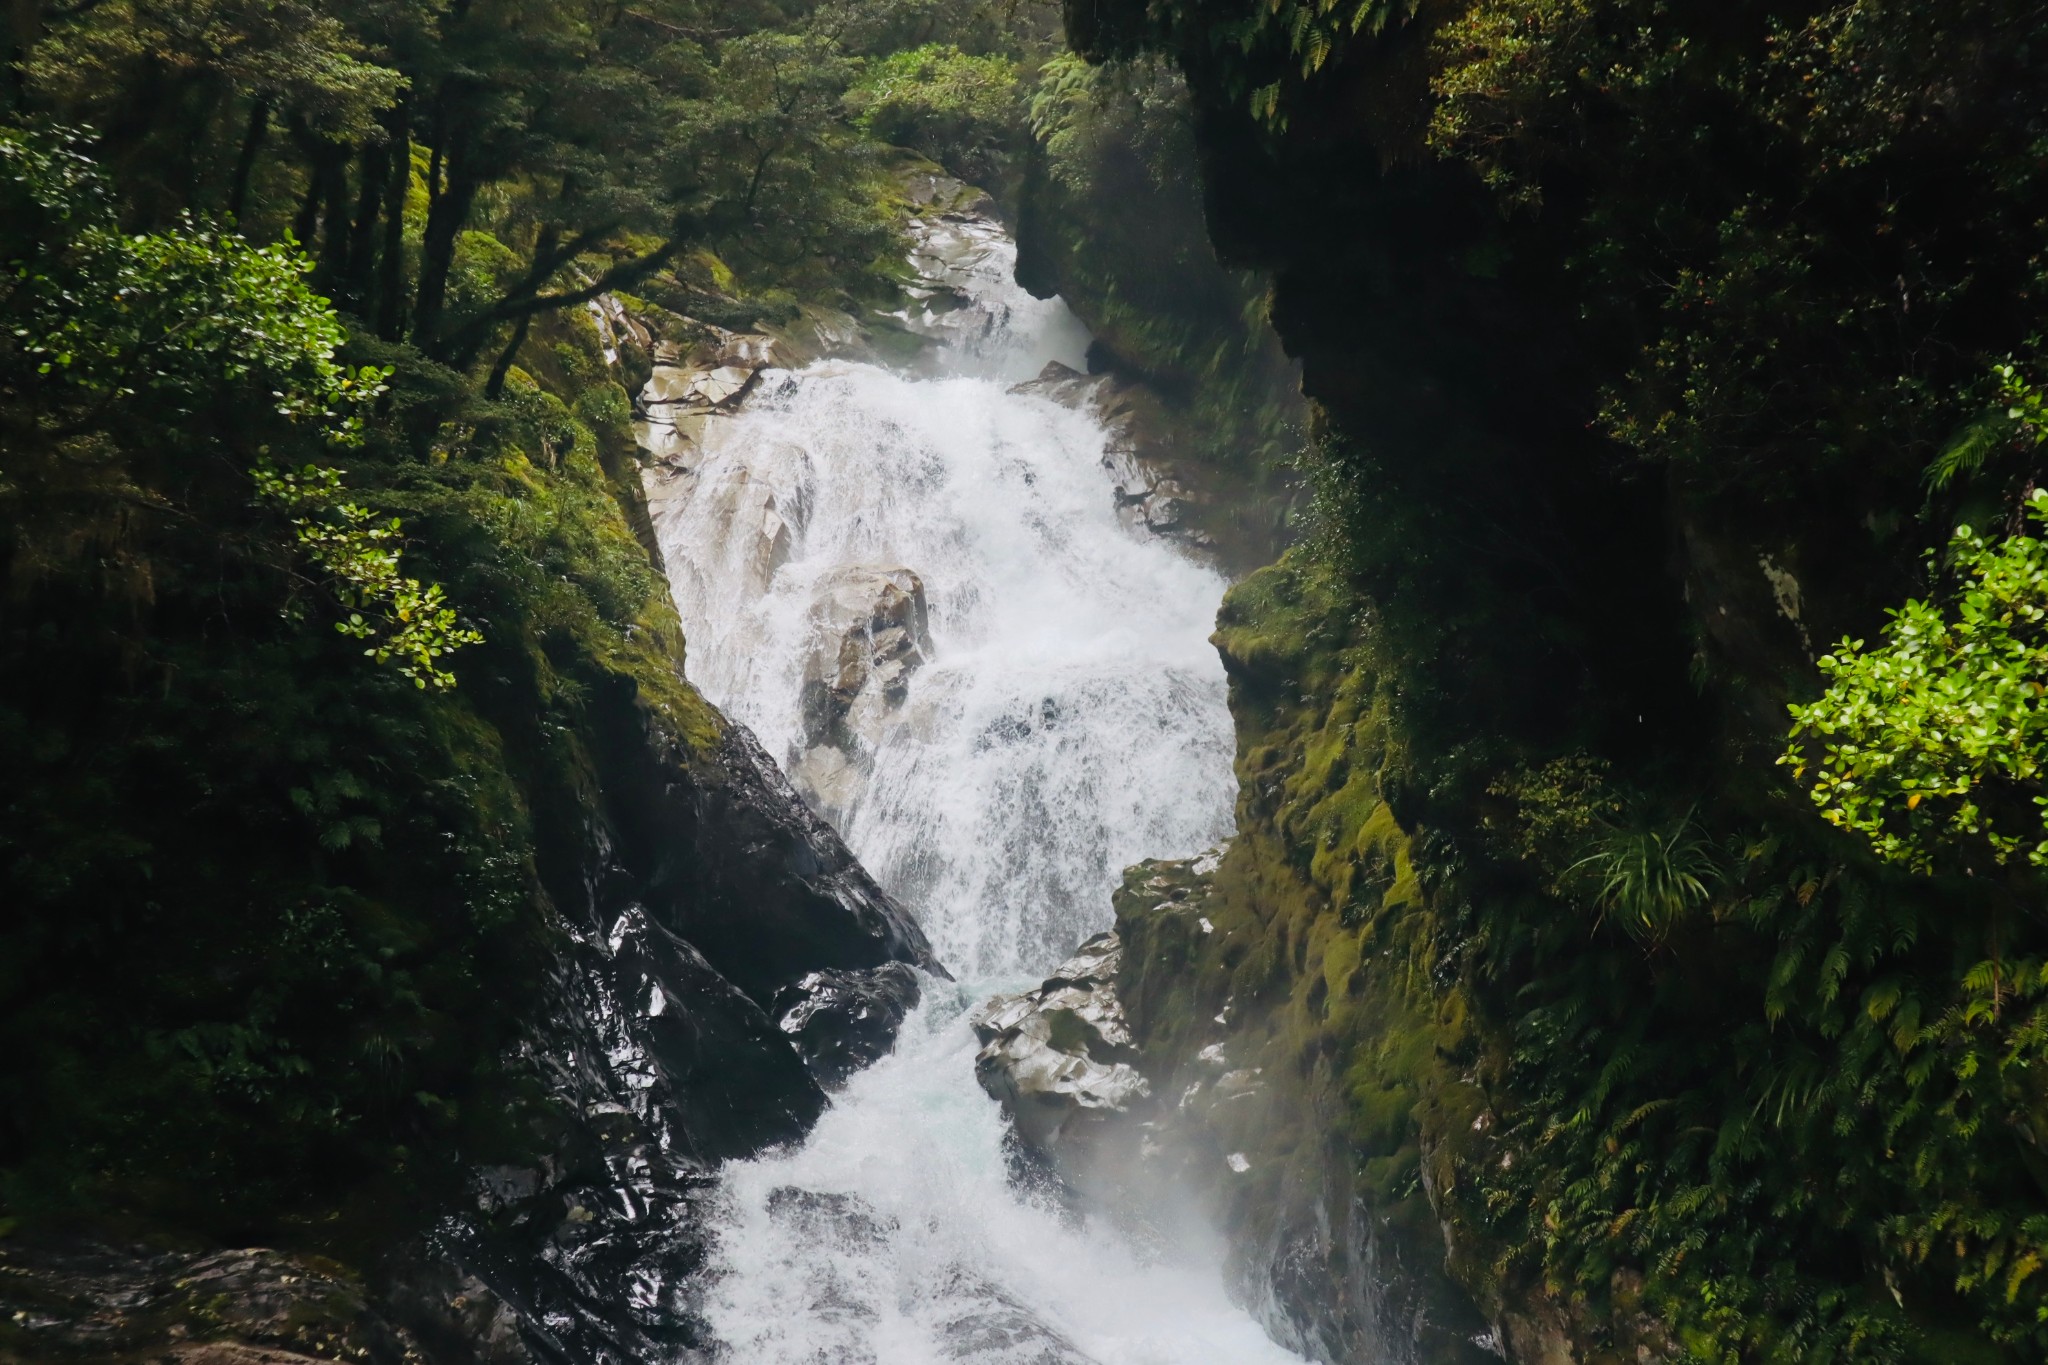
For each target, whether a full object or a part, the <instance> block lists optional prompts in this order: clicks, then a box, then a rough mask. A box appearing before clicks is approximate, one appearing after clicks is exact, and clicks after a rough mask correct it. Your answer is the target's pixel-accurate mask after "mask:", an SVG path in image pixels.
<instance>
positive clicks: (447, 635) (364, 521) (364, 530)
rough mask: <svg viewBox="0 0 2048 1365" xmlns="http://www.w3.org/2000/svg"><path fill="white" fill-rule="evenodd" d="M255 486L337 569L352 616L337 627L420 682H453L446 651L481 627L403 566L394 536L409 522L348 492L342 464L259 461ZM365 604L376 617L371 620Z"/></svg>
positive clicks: (478, 640)
mask: <svg viewBox="0 0 2048 1365" xmlns="http://www.w3.org/2000/svg"><path fill="white" fill-rule="evenodd" d="M255 479H256V494H257V496H258V497H259V498H260V499H262V500H263V501H265V502H267V503H269V504H271V505H272V506H274V507H276V508H277V509H278V510H279V511H281V512H283V513H284V514H285V515H286V516H287V517H288V518H289V519H290V521H291V524H292V530H293V532H294V534H295V535H296V538H297V540H298V543H299V548H300V549H301V550H303V551H304V552H305V554H306V557H307V558H308V559H310V560H312V561H313V563H315V564H317V565H319V566H320V568H322V569H324V570H325V571H326V572H327V573H328V574H329V575H331V577H332V580H333V583H334V589H335V593H336V596H337V597H339V599H340V601H341V605H342V607H343V608H344V609H345V610H347V612H348V616H347V617H346V618H345V619H343V620H340V621H336V622H335V623H334V628H335V629H336V630H338V631H340V632H341V633H342V634H343V635H346V636H348V637H349V638H350V639H352V640H367V641H369V642H370V643H369V644H368V645H367V646H366V647H365V648H364V650H363V654H364V655H365V656H366V657H368V658H371V659H374V660H376V661H377V662H378V663H380V664H381V663H389V662H391V661H392V660H394V659H395V660H397V662H398V671H399V673H400V674H402V675H403V676H405V677H407V678H410V679H411V680H412V682H413V685H414V686H416V687H419V688H422V689H424V688H426V687H429V686H432V687H436V688H443V689H445V688H450V687H453V686H455V675H454V674H453V673H451V672H449V671H448V669H447V668H446V667H445V666H444V665H442V664H441V663H440V662H438V661H439V660H440V658H441V657H442V656H443V655H445V654H449V653H452V652H453V651H455V650H457V649H460V648H461V647H462V646H463V645H476V644H482V643H483V638H484V637H483V635H482V634H481V633H479V632H478V631H475V630H472V629H470V628H468V627H466V626H462V625H458V624H457V622H456V618H455V609H454V608H453V607H451V606H449V605H448V604H447V595H446V594H445V593H444V592H442V590H441V585H440V584H438V583H433V584H428V585H426V586H422V585H421V584H420V581H419V580H418V579H417V578H406V577H403V576H401V575H400V574H399V572H398V556H399V552H398V550H397V549H396V548H395V546H394V544H393V542H395V541H396V540H397V539H398V535H399V532H401V531H402V530H403V529H404V527H405V523H404V522H403V521H401V520H400V519H399V518H397V517H392V518H391V519H390V520H388V521H380V520H379V519H378V518H376V517H374V516H372V515H371V513H370V511H369V509H368V508H365V507H363V506H361V505H360V504H358V503H353V502H349V501H347V500H346V498H345V497H344V496H343V492H342V486H341V471H340V470H338V469H325V468H321V467H320V466H317V465H307V466H306V467H305V468H303V469H301V470H298V471H297V472H295V473H293V472H287V473H279V472H278V471H277V470H275V469H270V468H266V467H263V466H258V467H257V469H256V470H255ZM364 612H369V613H370V614H371V616H372V617H373V618H374V619H372V620H365V619H364V617H363V613H364Z"/></svg>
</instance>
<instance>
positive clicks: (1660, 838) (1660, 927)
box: [1566, 811, 1716, 940]
mask: <svg viewBox="0 0 2048 1365" xmlns="http://www.w3.org/2000/svg"><path fill="white" fill-rule="evenodd" d="M1591 842H1592V851H1591V852H1589V853H1587V854H1586V855H1585V856H1584V857H1582V858H1580V859H1579V860H1578V861H1577V862H1576V863H1573V864H1572V865H1571V866H1570V867H1569V868H1567V869H1566V877H1567V878H1568V879H1569V878H1570V877H1571V876H1572V875H1573V874H1580V875H1582V876H1583V877H1584V878H1585V880H1586V881H1587V882H1588V883H1590V884H1591V886H1592V888H1593V891H1592V898H1593V903H1594V904H1595V905H1597V906H1599V907H1600V913H1601V915H1602V916H1603V917H1612V918H1614V919H1615V920H1618V921H1619V922H1620V924H1621V927H1622V928H1623V929H1624V930H1626V931H1627V932H1628V933H1630V934H1632V935H1634V936H1635V937H1637V938H1643V939H1651V940H1657V939H1662V938H1663V937H1665V936H1666V935H1667V934H1669V933H1670V932H1671V930H1672V928H1673V927H1674V926H1675V925H1677V924H1678V923H1679V922H1680V921H1682V920H1684V919H1685V918H1686V916H1687V915H1689V914H1691V913H1692V912H1693V911H1695V910H1697V909H1699V908H1700V907H1701V906H1703V905H1705V904H1706V902H1707V898H1708V896H1709V895H1710V894H1711V891H1710V887H1711V884H1712V882H1713V880H1714V875H1715V870H1716V869H1715V863H1714V856H1713V852H1712V849H1711V847H1710V846H1709V845H1708V843H1707V839H1706V835H1705V833H1704V832H1703V831H1702V830H1701V829H1700V827H1699V825H1698V824H1697V823H1696V822H1695V821H1694V820H1693V817H1692V812H1690V811H1687V812H1686V813H1685V814H1684V815H1683V816H1681V817H1680V818H1679V819H1678V820H1676V821H1674V822H1671V823H1668V824H1657V823H1654V822H1651V821H1648V820H1642V819H1638V820H1636V821H1634V822H1631V823H1628V824H1606V823H1603V824H1602V825H1601V826H1599V827H1598V829H1597V832H1595V833H1594V835H1593V838H1592V840H1591Z"/></svg>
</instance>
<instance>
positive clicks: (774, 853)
mask: <svg viewBox="0 0 2048 1365" xmlns="http://www.w3.org/2000/svg"><path fill="white" fill-rule="evenodd" d="M715 768H716V771H717V773H718V776H717V778H716V779H715V780H707V781H705V782H704V783H703V784H702V785H701V786H700V787H699V788H698V790H697V791H696V792H695V794H694V798H693V800H692V802H691V804H692V807H693V809H692V812H691V818H690V819H688V820H687V822H685V821H684V819H683V815H682V812H680V811H677V812H675V818H676V820H677V824H678V829H677V834H678V835H680V834H681V832H682V829H683V828H688V829H689V830H690V842H689V844H688V845H686V847H689V848H690V849H691V850H692V851H693V854H694V856H693V857H691V858H690V859H689V860H688V866H689V867H690V868H691V869H692V873H693V875H692V877H691V879H690V884H691V887H692V892H693V894H690V895H689V896H688V898H687V900H686V901H684V900H683V898H682V897H678V901H679V902H680V903H679V904H678V905H677V917H676V923H675V928H676V929H677V931H678V932H679V933H680V934H681V935H682V936H683V937H684V938H686V939H688V940H689V941H690V942H691V943H692V944H694V945H696V947H697V948H699V949H701V950H702V951H703V953H704V955H705V957H706V958H708V959H709V960H710V961H711V962H712V964H713V965H714V966H716V967H717V968H718V970H719V972H720V973H721V974H722V975H724V976H725V977H726V978H727V979H728V980H730V981H732V982H733V983H734V984H735V985H737V986H739V987H740V989H742V990H743V991H745V992H746V993H747V995H748V996H749V997H750V998H752V999H754V1000H757V1001H766V1002H772V1001H773V1000H774V998H775V993H776V992H777V991H779V990H781V989H782V988H783V987H784V986H787V985H792V984H794V983H795V982H797V981H800V980H802V979H803V978H804V977H805V976H807V975H808V974H810V973H811V972H814V971H819V970H822V969H827V968H866V967H879V966H881V965H882V964H883V963H885V962H907V963H910V964H912V965H914V966H917V967H920V968H922V969H924V970H925V971H927V972H931V973H934V974H936V975H939V976H947V973H946V969H945V968H944V967H943V966H941V965H940V964H939V961H938V959H937V958H935V957H934V956H933V955H932V951H931V945H930V944H929V943H928V942H927V941H926V939H925V936H924V931H923V930H921V929H920V928H918V926H917V922H916V920H914V919H912V918H911V917H910V915H909V914H908V913H907V912H906V911H904V909H903V908H902V907H901V906H899V905H898V904H896V902H895V901H894V900H893V899H892V898H890V896H889V895H888V894H887V893H886V892H884V891H883V890H882V888H881V887H879V886H877V885H876V884H875V880H874V878H873V877H871V876H869V875H868V873H867V870H866V869H865V868H863V867H862V866H861V865H860V863H859V862H858V861H857V860H856V859H855V858H854V856H853V854H852V853H851V852H850V851H848V849H847V847H846V845H845V843H844V841H842V840H841V839H840V837H839V834H838V832H837V831H835V830H834V829H833V828H832V827H831V826H830V825H828V824H826V823H825V821H824V820H823V819H822V818H820V817H819V816H818V814H817V813H816V812H815V811H813V810H812V809H811V808H810V806H809V805H807V804H806V803H805V802H804V800H803V798H802V797H801V796H799V795H798V794H797V792H796V789H795V788H794V787H792V786H791V785H790V783H789V779H788V778H786V777H784V776H783V774H782V770H781V769H780V768H778V767H777V766H776V765H775V763H774V761H773V760H772V759H770V758H769V757H768V755H767V754H766V753H765V752H763V751H762V749H761V746H760V744H759V743H758V742H757V741H756V740H755V739H754V736H753V734H752V732H751V731H749V730H747V729H746V728H745V727H744V726H739V725H735V726H732V727H730V728H729V729H728V730H727V731H726V733H725V737H724V740H723V742H722V743H721V745H720V747H719V751H718V753H717V755H716V759H715ZM947 979H950V977H947Z"/></svg>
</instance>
